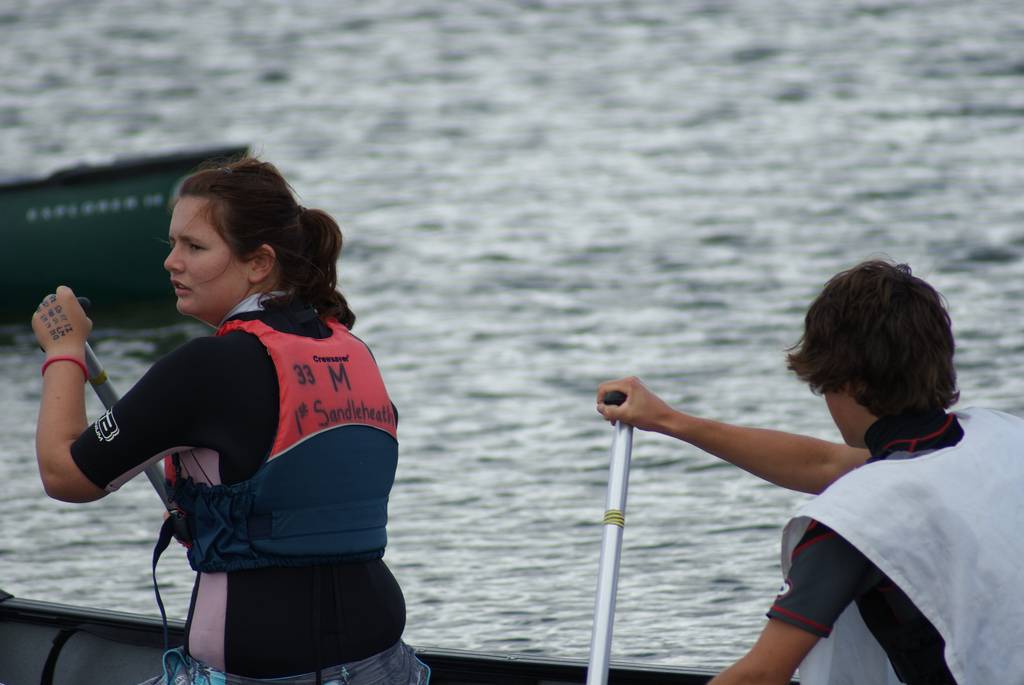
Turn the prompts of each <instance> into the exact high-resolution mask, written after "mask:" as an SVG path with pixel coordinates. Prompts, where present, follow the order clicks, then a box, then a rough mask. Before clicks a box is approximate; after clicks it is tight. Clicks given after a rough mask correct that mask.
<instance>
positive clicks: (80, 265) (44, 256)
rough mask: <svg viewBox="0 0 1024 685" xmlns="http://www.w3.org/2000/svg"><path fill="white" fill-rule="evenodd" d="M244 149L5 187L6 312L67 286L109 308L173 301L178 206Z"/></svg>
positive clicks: (127, 163)
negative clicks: (171, 258) (174, 200)
mask: <svg viewBox="0 0 1024 685" xmlns="http://www.w3.org/2000/svg"><path fill="white" fill-rule="evenodd" d="M245 151H246V148H245V147H243V146H225V147H217V148H207V149H201V150H195V151H189V152H176V153H172V154H166V155H160V156H153V157H144V158H136V159H125V160H120V161H116V162H113V163H111V164H106V165H97V166H80V167H75V168H72V169H65V170H62V171H58V172H56V173H54V174H52V175H50V176H48V177H46V178H40V179H31V180H18V181H10V182H0V229H2V230H3V236H4V249H3V250H0V285H2V286H3V290H4V301H3V303H2V308H3V310H4V311H5V312H11V311H16V312H19V313H21V314H24V313H25V312H26V311H28V312H31V307H33V306H34V305H35V304H37V303H38V302H39V300H40V299H42V297H43V296H44V295H46V294H47V293H48V292H52V291H53V289H54V288H55V287H56V286H58V285H61V284H64V285H69V286H71V287H72V288H73V289H75V290H76V291H77V292H79V293H85V294H87V295H89V296H90V297H94V298H96V297H98V298H100V299H102V300H104V301H107V302H123V301H138V300H154V299H159V298H164V299H169V298H170V297H171V296H172V294H171V289H170V285H169V281H168V277H167V274H166V272H165V271H164V270H163V260H164V257H165V256H166V254H167V244H166V240H167V227H168V223H169V222H170V213H169V211H168V203H169V201H170V199H171V197H172V196H173V194H174V192H175V190H176V186H177V184H178V183H179V182H180V181H181V179H182V178H183V177H184V176H185V175H187V174H188V173H190V172H191V171H193V170H194V169H195V168H196V167H198V166H199V165H200V164H202V163H203V162H204V161H207V160H210V159H224V158H231V157H237V156H239V155H241V154H243V153H244V152H245Z"/></svg>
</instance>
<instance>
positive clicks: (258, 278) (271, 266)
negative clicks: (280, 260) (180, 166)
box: [246, 243, 277, 285]
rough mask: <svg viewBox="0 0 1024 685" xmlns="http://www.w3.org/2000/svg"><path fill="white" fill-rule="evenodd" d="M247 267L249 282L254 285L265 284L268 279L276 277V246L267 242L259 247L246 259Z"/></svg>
mask: <svg viewBox="0 0 1024 685" xmlns="http://www.w3.org/2000/svg"><path fill="white" fill-rule="evenodd" d="M246 267H247V269H248V273H249V282H250V283H251V284H253V285H258V284H265V283H266V281H267V279H270V278H274V277H275V274H276V272H277V254H276V253H275V252H274V248H272V247H271V246H270V245H267V244H266V243H263V244H262V245H260V246H259V247H257V248H256V251H255V252H253V253H252V256H250V257H249V259H247V260H246Z"/></svg>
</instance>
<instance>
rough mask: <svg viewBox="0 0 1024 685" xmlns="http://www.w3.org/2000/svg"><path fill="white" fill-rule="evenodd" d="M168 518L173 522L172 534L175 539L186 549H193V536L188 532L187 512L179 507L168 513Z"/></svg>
mask: <svg viewBox="0 0 1024 685" xmlns="http://www.w3.org/2000/svg"><path fill="white" fill-rule="evenodd" d="M167 518H168V520H170V522H171V532H172V533H173V534H174V539H175V540H177V541H178V542H179V543H181V544H182V545H184V546H185V547H191V546H192V534H191V533H190V532H189V530H188V521H187V520H186V518H187V516H186V514H185V512H184V511H183V510H182V509H180V508H178V507H174V509H170V510H168V511H167Z"/></svg>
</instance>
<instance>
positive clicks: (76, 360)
mask: <svg viewBox="0 0 1024 685" xmlns="http://www.w3.org/2000/svg"><path fill="white" fill-rule="evenodd" d="M54 362H74V363H76V364H78V367H79V368H80V369H82V373H84V374H85V380H89V370H88V369H87V368H85V362H83V361H82V360H81V359H79V358H78V357H72V356H71V355H69V354H58V355H57V356H56V357H50V358H49V359H47V360H46V361H45V362H43V369H42V371H40V372H39V374H40V375H42V376H45V375H46V367H48V366H49V365H50V364H52V363H54Z"/></svg>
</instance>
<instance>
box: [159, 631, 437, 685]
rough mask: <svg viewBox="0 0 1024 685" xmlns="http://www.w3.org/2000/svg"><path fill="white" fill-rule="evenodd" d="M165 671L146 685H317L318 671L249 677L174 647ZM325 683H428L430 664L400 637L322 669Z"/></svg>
mask: <svg viewBox="0 0 1024 685" xmlns="http://www.w3.org/2000/svg"><path fill="white" fill-rule="evenodd" d="M163 667H164V674H163V675H162V676H159V677H157V678H154V679H152V680H147V681H146V682H145V683H143V684H142V685H261V684H266V683H277V684H279V685H316V683H317V675H316V673H303V674H301V675H293V676H285V677H283V678H248V677H246V676H239V675H234V674H231V673H223V672H221V671H218V670H216V669H214V668H211V667H209V666H207V665H206V664H204V663H202V662H201V661H196V660H195V659H192V658H190V657H189V656H188V655H187V654H184V652H183V650H182V649H180V648H179V649H172V650H170V651H168V652H166V653H165V654H164V658H163ZM319 682H320V683H321V684H322V685H428V683H429V682H430V668H429V667H428V666H427V665H426V664H424V663H423V662H422V661H420V660H419V659H417V658H416V653H415V652H414V651H413V649H412V648H411V647H409V646H408V645H407V644H405V643H404V642H402V641H401V640H399V641H398V642H396V643H395V644H394V645H393V646H391V647H389V648H388V649H386V650H384V651H383V652H380V653H378V654H374V655H373V656H371V657H367V658H366V659H362V660H360V661H352V662H349V663H345V664H339V665H337V666H331V667H329V668H325V669H322V670H321V671H320V680H319Z"/></svg>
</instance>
